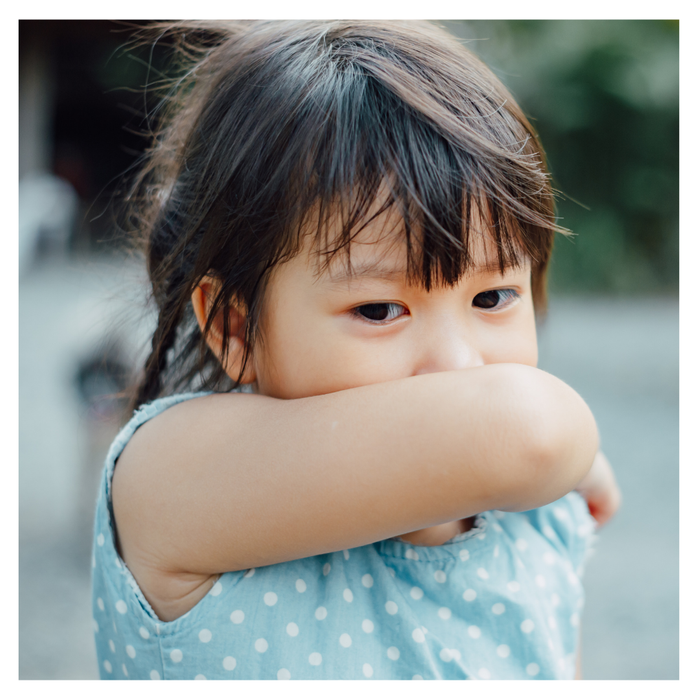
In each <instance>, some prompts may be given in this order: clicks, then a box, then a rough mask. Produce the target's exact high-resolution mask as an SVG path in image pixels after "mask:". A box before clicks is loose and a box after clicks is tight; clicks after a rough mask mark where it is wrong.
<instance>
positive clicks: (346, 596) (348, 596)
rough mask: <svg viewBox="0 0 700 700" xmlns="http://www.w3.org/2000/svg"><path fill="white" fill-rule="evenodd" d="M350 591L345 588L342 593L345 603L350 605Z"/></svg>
mask: <svg viewBox="0 0 700 700" xmlns="http://www.w3.org/2000/svg"><path fill="white" fill-rule="evenodd" d="M352 597H353V596H352V591H351V590H350V589H349V588H346V589H345V590H344V591H343V598H344V599H345V601H346V602H348V603H352Z"/></svg>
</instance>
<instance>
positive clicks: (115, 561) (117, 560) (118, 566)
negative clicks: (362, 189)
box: [114, 557, 122, 569]
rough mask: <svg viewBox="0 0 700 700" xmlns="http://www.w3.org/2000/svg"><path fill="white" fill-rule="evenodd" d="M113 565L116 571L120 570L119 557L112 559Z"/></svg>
mask: <svg viewBox="0 0 700 700" xmlns="http://www.w3.org/2000/svg"><path fill="white" fill-rule="evenodd" d="M114 565H115V566H116V567H117V569H121V568H122V563H121V562H120V561H119V557H115V558H114Z"/></svg>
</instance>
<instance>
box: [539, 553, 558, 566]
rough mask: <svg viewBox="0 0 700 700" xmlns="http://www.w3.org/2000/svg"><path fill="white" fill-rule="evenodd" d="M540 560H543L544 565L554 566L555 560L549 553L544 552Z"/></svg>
mask: <svg viewBox="0 0 700 700" xmlns="http://www.w3.org/2000/svg"><path fill="white" fill-rule="evenodd" d="M542 559H544V563H545V564H554V562H555V561H556V560H557V558H556V557H555V556H554V555H553V554H552V553H551V552H545V553H544V556H543V557H542Z"/></svg>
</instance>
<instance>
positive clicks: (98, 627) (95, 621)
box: [92, 619, 100, 634]
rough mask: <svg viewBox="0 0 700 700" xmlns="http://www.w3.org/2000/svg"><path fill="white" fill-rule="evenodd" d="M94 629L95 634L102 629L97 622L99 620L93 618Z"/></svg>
mask: <svg viewBox="0 0 700 700" xmlns="http://www.w3.org/2000/svg"><path fill="white" fill-rule="evenodd" d="M92 629H93V632H95V634H97V633H98V632H99V631H100V626H99V625H98V624H97V620H95V619H93V621H92Z"/></svg>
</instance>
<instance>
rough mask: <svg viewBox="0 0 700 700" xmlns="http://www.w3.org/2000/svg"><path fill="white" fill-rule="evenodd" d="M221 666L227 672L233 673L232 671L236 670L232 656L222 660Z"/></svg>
mask: <svg viewBox="0 0 700 700" xmlns="http://www.w3.org/2000/svg"><path fill="white" fill-rule="evenodd" d="M221 665H222V666H223V667H224V668H225V669H226V670H227V671H233V669H234V668H236V659H234V658H233V656H226V657H225V658H224V660H223V661H222V662H221Z"/></svg>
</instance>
